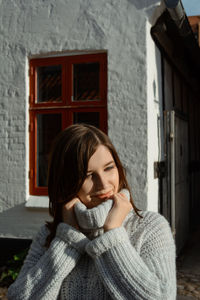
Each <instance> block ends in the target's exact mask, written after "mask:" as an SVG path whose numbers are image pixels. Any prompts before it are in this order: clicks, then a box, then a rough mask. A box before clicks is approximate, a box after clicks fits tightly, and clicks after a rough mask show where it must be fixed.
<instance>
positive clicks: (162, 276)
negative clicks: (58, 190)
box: [7, 202, 176, 300]
mask: <svg viewBox="0 0 200 300" xmlns="http://www.w3.org/2000/svg"><path fill="white" fill-rule="evenodd" d="M111 205H112V204H111ZM107 206H110V204H109V205H108V203H106V202H105V203H103V204H101V205H99V207H96V208H95V209H90V210H87V209H86V208H84V207H83V206H79V208H77V207H76V209H75V212H76V214H77V215H79V222H80V224H79V225H80V226H81V227H82V226H83V227H86V228H84V229H85V230H86V232H84V234H83V232H80V231H78V230H76V229H75V228H73V227H71V226H69V225H67V224H65V223H60V224H59V225H58V227H57V231H56V236H55V238H54V239H53V240H52V242H51V244H50V247H49V248H48V249H47V248H45V247H44V243H45V240H46V237H47V235H48V234H49V231H48V229H47V228H46V226H43V227H42V228H41V230H40V231H39V233H38V234H37V236H36V238H35V240H34V241H33V243H32V245H31V247H30V250H29V253H28V255H27V257H26V259H25V262H24V265H23V267H22V269H21V271H20V274H19V276H18V278H17V280H16V281H15V282H14V283H13V284H12V285H11V286H10V287H9V289H8V295H7V296H8V299H10V300H11V299H13V300H28V299H29V300H30V299H34V300H37V299H38V300H40V299H46V300H51V299H52V300H55V299H61V300H64V299H69V300H73V299H74V300H75V299H76V300H77V299H81V300H84V299H85V300H86V299H87V300H95V299H98V300H101V299H105V300H106V299H115V300H120V299H123V300H127V299H131V300H132V299H138V300H139V299H143V300H174V299H176V272H175V245H174V241H173V238H172V235H171V231H170V228H169V225H168V223H167V221H166V220H165V218H164V217H162V216H161V215H159V214H158V213H153V212H141V215H142V216H143V218H140V217H138V216H137V215H136V213H135V212H134V211H133V210H132V211H131V212H130V213H129V214H128V216H127V217H126V219H125V220H124V222H123V225H122V226H121V227H119V228H115V229H112V230H110V231H107V232H106V233H104V232H103V229H102V228H95V230H94V229H93V228H92V229H90V228H88V224H89V227H90V225H91V224H93V225H92V226H94V223H95V224H96V222H95V220H97V219H99V215H101V216H102V218H103V219H105V217H106V214H107V213H108V212H109V209H110V208H109V209H108V207H107ZM102 207H103V209H102ZM104 208H105V210H104ZM99 211H101V213H100V214H99ZM80 215H83V217H80ZM87 219H89V220H90V221H89V223H88V224H87V225H86V226H85V220H87ZM100 219H101V218H100ZM82 222H83V223H84V224H83V223H82ZM98 222H99V221H98ZM98 222H97V223H98ZM86 223H87V222H86ZM100 223H101V222H100ZM98 224H99V223H98ZM101 225H102V224H101ZM98 226H99V225H98Z"/></svg>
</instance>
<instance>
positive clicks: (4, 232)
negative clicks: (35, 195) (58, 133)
mask: <svg viewBox="0 0 200 300" xmlns="http://www.w3.org/2000/svg"><path fill="white" fill-rule="evenodd" d="M156 2H157V1H155V0H152V1H142V0H121V1H120V0H118V1H114V0H101V1H99V0H73V1H72V0H28V1H24V0H13V1H5V0H0V66H1V67H0V227H1V233H0V235H1V236H9V237H10V236H14V237H18V236H21V237H31V236H32V234H33V233H34V232H35V230H36V228H37V227H38V226H39V225H40V224H41V223H43V222H44V220H45V219H46V218H47V213H46V212H44V211H42V210H38V211H31V210H28V209H27V208H25V205H24V203H25V201H26V200H27V198H28V178H27V174H28V155H29V149H28V143H27V141H28V130H27V129H28V59H29V58H30V57H33V56H34V55H44V54H45V53H50V52H58V53H61V52H65V51H77V50H99V49H100V50H107V51H108V128H109V136H110V137H111V139H112V141H113V143H114V145H115V146H116V148H117V150H118V152H119V155H120V157H121V159H122V162H123V163H124V166H125V168H126V169H127V175H128V179H129V183H130V185H131V187H132V191H133V196H134V199H135V200H136V203H137V205H138V206H139V207H140V208H142V209H145V208H146V207H147V186H146V182H147V100H146V97H147V88H146V86H147V79H146V19H147V16H148V14H149V12H150V11H152V8H153V7H154V4H155V3H156Z"/></svg>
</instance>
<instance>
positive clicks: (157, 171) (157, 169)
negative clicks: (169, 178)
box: [154, 161, 166, 178]
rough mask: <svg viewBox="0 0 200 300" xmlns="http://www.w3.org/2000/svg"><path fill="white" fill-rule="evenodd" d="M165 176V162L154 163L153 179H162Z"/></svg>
mask: <svg viewBox="0 0 200 300" xmlns="http://www.w3.org/2000/svg"><path fill="white" fill-rule="evenodd" d="M165 176H166V163H165V161H155V162H154V178H164V177H165Z"/></svg>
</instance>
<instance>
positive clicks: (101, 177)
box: [78, 145, 119, 208]
mask: <svg viewBox="0 0 200 300" xmlns="http://www.w3.org/2000/svg"><path fill="white" fill-rule="evenodd" d="M118 189H119V172H118V169H117V167H116V164H115V161H114V159H113V157H112V154H111V153H110V151H109V150H108V148H107V147H105V146H103V145H99V146H98V148H97V150H96V151H95V153H94V154H93V155H92V156H91V158H90V159H89V162H88V171H87V177H86V179H85V181H84V182H83V185H82V187H81V189H80V191H79V192H78V197H79V198H80V200H81V201H82V202H83V203H84V204H85V205H86V206H87V207H88V208H92V207H95V206H97V205H99V204H100V203H101V202H103V201H106V200H107V199H109V198H110V197H111V196H112V195H114V194H116V193H117V192H118Z"/></svg>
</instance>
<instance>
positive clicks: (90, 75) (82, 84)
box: [73, 63, 100, 101]
mask: <svg viewBox="0 0 200 300" xmlns="http://www.w3.org/2000/svg"><path fill="white" fill-rule="evenodd" d="M99 71H100V65H99V63H84V64H74V72H73V87H74V95H73V100H74V101H81V100H82V101H83V100H90V101H92V100H100V93H99Z"/></svg>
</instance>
